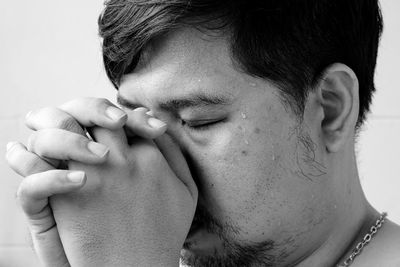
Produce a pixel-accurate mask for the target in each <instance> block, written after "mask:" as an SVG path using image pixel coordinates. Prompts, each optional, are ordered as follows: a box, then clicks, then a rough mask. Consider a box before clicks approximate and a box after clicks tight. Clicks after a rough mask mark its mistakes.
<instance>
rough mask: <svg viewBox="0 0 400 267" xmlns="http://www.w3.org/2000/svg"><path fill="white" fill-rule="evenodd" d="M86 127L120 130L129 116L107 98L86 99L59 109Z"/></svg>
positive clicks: (74, 101)
mask: <svg viewBox="0 0 400 267" xmlns="http://www.w3.org/2000/svg"><path fill="white" fill-rule="evenodd" d="M59 108H60V109H61V110H63V111H65V112H66V113H68V114H69V115H70V116H71V117H72V118H74V119H75V120H76V121H78V122H79V124H81V125H83V126H84V127H93V126H96V125H97V126H100V127H104V128H107V129H119V128H122V126H123V125H124V124H125V122H126V120H127V117H128V115H127V114H126V112H125V111H123V110H122V109H120V108H118V107H117V106H115V105H114V104H112V103H111V102H110V101H109V100H107V99H105V98H94V97H85V98H78V99H75V100H72V101H70V102H67V103H65V104H63V105H61V106H60V107H59Z"/></svg>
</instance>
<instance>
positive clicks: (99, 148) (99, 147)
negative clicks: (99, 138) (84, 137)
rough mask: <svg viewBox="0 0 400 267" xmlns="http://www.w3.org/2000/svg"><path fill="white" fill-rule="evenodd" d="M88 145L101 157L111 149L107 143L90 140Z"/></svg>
mask: <svg viewBox="0 0 400 267" xmlns="http://www.w3.org/2000/svg"><path fill="white" fill-rule="evenodd" d="M87 147H88V149H89V150H90V151H91V152H92V153H93V154H95V155H96V156H98V157H100V158H102V157H104V156H105V155H106V154H107V153H108V151H109V149H108V147H106V146H105V145H102V144H99V143H96V142H93V141H90V142H89V143H88V145H87Z"/></svg>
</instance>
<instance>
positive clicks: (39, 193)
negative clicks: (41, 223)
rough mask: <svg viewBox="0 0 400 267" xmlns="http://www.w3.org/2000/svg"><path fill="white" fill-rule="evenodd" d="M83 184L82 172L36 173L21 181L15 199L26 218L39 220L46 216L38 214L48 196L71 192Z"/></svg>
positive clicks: (84, 178)
mask: <svg viewBox="0 0 400 267" xmlns="http://www.w3.org/2000/svg"><path fill="white" fill-rule="evenodd" d="M85 182H86V175H85V173H84V172H82V171H66V170H49V171H46V172H41V173H36V174H32V175H30V176H27V177H26V178H25V179H24V180H22V182H21V184H20V186H19V188H18V191H17V198H18V201H19V203H20V205H21V207H22V209H23V210H24V212H25V214H26V215H27V216H28V218H30V219H34V220H40V218H39V217H40V216H48V214H41V213H40V212H41V211H42V210H43V209H44V208H45V207H46V206H47V204H48V198H49V197H50V196H52V195H55V194H63V193H69V192H72V191H74V190H77V189H79V188H81V187H82V186H83V185H84V184H85Z"/></svg>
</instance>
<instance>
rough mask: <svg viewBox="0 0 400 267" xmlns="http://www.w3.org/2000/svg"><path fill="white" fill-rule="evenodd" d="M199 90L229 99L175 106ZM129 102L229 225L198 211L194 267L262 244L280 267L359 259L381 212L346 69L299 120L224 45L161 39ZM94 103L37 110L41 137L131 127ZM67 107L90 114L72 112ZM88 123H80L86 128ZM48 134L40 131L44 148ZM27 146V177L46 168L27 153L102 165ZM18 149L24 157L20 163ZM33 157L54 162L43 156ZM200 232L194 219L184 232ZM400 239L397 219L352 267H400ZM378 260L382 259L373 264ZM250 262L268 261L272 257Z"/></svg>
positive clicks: (334, 72)
mask: <svg viewBox="0 0 400 267" xmlns="http://www.w3.org/2000/svg"><path fill="white" fill-rule="evenodd" d="M199 93H202V96H211V95H213V96H215V95H216V94H217V95H218V96H219V97H218V99H219V101H214V103H213V104H212V105H211V104H210V103H208V104H205V103H203V104H202V105H200V106H187V105H186V106H184V105H181V106H180V107H181V109H178V110H177V109H175V110H172V109H171V105H166V104H165V103H168V100H171V99H174V100H179V99H182V98H186V99H187V98H188V97H190V96H193V95H195V94H197V95H198V94H199ZM119 95H120V96H121V97H122V98H123V99H125V100H126V101H122V100H121V101H120V102H121V103H122V104H124V105H125V108H124V109H125V111H126V112H127V113H129V114H131V112H132V111H130V110H129V108H130V107H131V106H144V107H146V108H148V109H149V110H152V111H153V113H154V114H155V116H156V117H157V118H159V119H161V120H162V121H164V122H165V123H166V124H167V125H168V129H167V132H166V133H167V135H168V136H170V137H171V138H172V139H173V140H175V142H176V144H177V146H178V147H179V149H180V150H182V151H183V154H184V155H185V159H186V160H188V159H189V167H190V168H191V171H192V174H193V179H194V182H195V183H196V186H197V188H198V192H199V199H198V202H197V207H203V208H204V207H205V208H204V209H206V212H207V214H208V215H210V216H211V217H212V220H213V221H214V222H216V223H217V224H218V225H220V226H221V227H220V228H218V227H217V228H215V227H214V228H213V227H209V226H207V222H209V220H211V219H210V218H208V217H205V216H203V217H202V216H201V215H199V219H198V221H200V222H201V223H200V224H198V225H195V226H196V227H193V225H192V231H191V233H190V234H189V235H188V236H187V238H186V241H185V245H184V249H183V250H182V252H181V253H182V256H183V258H185V259H186V260H187V261H189V262H190V261H191V260H193V259H196V260H197V262H200V263H201V264H203V265H206V262H208V263H209V266H213V265H211V261H214V263H215V264H216V265H217V263H218V261H221V260H222V262H224V261H225V262H227V261H228V260H229V257H226V258H224V255H228V256H229V255H230V254H229V253H233V252H235V248H236V247H235V246H236V245H242V246H250V244H254V243H256V244H263V245H264V246H258V248H259V251H257V252H259V253H260V255H263V256H266V255H267V256H268V259H267V260H268V264H270V265H271V266H334V265H335V264H337V263H340V262H341V261H342V260H344V259H345V258H346V257H347V255H349V253H350V251H351V249H352V247H353V246H355V245H356V244H357V240H360V238H362V237H363V236H364V235H365V233H366V232H367V231H368V229H369V227H370V225H371V224H372V223H373V222H374V221H375V220H376V218H378V217H379V213H378V212H377V211H375V210H374V209H373V208H372V207H371V206H370V205H369V204H368V202H367V200H366V199H365V196H364V194H363V192H362V189H361V186H360V183H359V178H358V173H357V167H356V160H355V155H354V138H355V123H356V120H357V116H358V98H359V96H358V82H357V77H356V76H355V75H354V72H353V71H352V70H351V69H350V68H348V67H347V66H345V65H343V64H340V63H338V64H334V65H332V66H329V67H328V68H327V69H326V71H325V75H324V77H323V79H321V81H320V84H318V86H317V87H316V88H315V90H313V91H312V92H311V93H310V94H309V96H308V98H307V102H306V106H305V111H304V116H303V120H302V121H299V120H298V117H297V116H296V115H295V114H293V112H292V111H291V110H290V108H289V107H288V106H286V105H285V104H283V103H282V101H281V100H282V98H281V96H280V95H279V91H278V89H277V88H276V87H275V86H274V85H273V84H271V83H270V82H268V81H266V80H263V79H259V78H255V77H252V76H249V75H247V74H244V73H243V72H241V71H239V70H237V69H236V68H235V67H234V66H233V64H232V62H231V59H230V56H229V53H228V44H227V41H226V40H225V39H224V38H217V39H216V38H211V37H209V36H206V35H204V34H202V33H199V32H197V31H195V30H192V29H185V30H180V31H176V32H174V33H173V34H170V35H169V36H167V37H166V38H164V39H162V40H157V42H156V45H155V46H154V47H153V49H151V50H150V52H149V56H148V58H147V61H146V62H143V65H142V67H141V68H139V69H138V70H136V71H135V72H134V73H132V74H128V75H126V76H125V77H124V79H123V82H122V84H121V87H120V90H119ZM197 99H198V97H197ZM214 100H215V97H214ZM222 100H224V101H222ZM86 102H88V100H86ZM128 102H129V103H131V104H132V103H133V104H134V105H131V104H129V103H128ZM192 102H193V101H192ZM209 102H212V101H209ZM217 102H218V103H217ZM222 102H223V103H222ZM84 103H85V102H84V101H81V102H79V101H78V102H75V103H73V104H68V105H66V106H64V107H63V108H61V112H58V111H57V112H58V115H54V114H55V113H57V112H55V111H54V110H53V111H51V110H50V111H47V112H43V111H41V112H37V113H36V115H35V114H34V115H35V116H32V117H30V118H28V125H30V126H31V128H33V129H34V130H38V129H46V128H52V127H54V125H55V124H58V126H59V127H57V128H60V125H64V126H65V125H68V124H62V123H61V124H60V123H59V122H60V121H63V120H69V121H71V118H72V121H77V122H79V124H81V125H83V126H88V127H89V126H93V125H95V124H96V125H100V126H101V127H104V128H114V129H118V128H119V127H121V126H122V125H123V124H124V123H125V121H123V122H122V121H117V122H115V123H114V124H113V123H111V124H107V123H105V121H106V120H104V110H105V106H104V105H103V107H102V108H101V107H100V108H96V109H95V110H96V112H90V111H89V109H88V108H86V109H85V106H86V107H88V106H90V105H85V104H84ZM160 103H164V105H162V104H160ZM169 103H171V102H169ZM175 103H176V102H175ZM186 103H187V102H186ZM98 106H100V105H98ZM63 110H64V113H63ZM65 110H67V111H70V112H72V110H79V112H77V113H75V114H72V115H71V114H70V113H68V112H65ZM92 110H93V109H92ZM134 114H135V113H134ZM143 116H144V115H143V114H142V117H141V116H135V115H132V116H130V115H128V118H129V119H128V122H127V126H129V128H130V129H131V130H132V133H135V134H137V135H140V136H143V135H144V137H145V136H146V135H147V137H148V138H157V137H159V136H161V135H162V134H163V131H162V130H161V131H160V130H154V131H153V132H152V131H151V130H149V129H148V128H146V127H147V126H144V125H145V124H144V123H143V119H142V118H143ZM100 118H103V119H100ZM132 118H133V119H132ZM129 120H130V121H129ZM77 122H76V123H75V124H74V123H72V124H69V125H75V126H73V127H72V128H74V127H75V128H77V127H76V126H77V125H78V126H79V124H78V123H77ZM93 122H95V123H93ZM204 125H206V126H204ZM61 128H62V127H61ZM70 128H71V126H70ZM70 128H68V127H66V130H68V131H71V129H70ZM78 129H79V127H78ZM146 129H147V130H146ZM164 130H165V129H164ZM76 131H78V132H79V130H76ZM76 131H75V132H76ZM64 134H67V133H64ZM40 136H41V133H37V134H36V135H35V136H34V137H33V139H32V140H33V143H35V140H36V139H38V138H40ZM64 137H65V136H64ZM35 138H36V139H35ZM60 140H61V137H58V139H57V138H56V139H54V140H53V141H59V142H60ZM35 144H38V142H36V143H35ZM16 148H17V149H16ZM28 150H30V151H26V150H24V149H23V147H21V146H20V147H19V150H18V145H17V147H16V146H14V149H12V150H11V152H9V153H8V158H9V163H10V165H11V166H12V167H13V168H14V169H16V170H17V171H18V172H19V173H20V174H22V175H23V176H27V175H31V174H32V173H36V172H40V171H43V170H42V169H40V170H30V171H29V172H27V171H26V170H23V169H24V167H23V166H22V165H23V164H22V160H21V158H22V155H26V153H33V154H37V155H39V156H42V157H50V158H53V160H69V159H73V160H75V161H80V162H83V163H84V164H86V165H85V166H86V167H85V168H87V167H88V166H90V164H92V165H93V164H94V162H93V159H92V158H90V157H85V156H84V155H86V154H85V153H83V149H82V148H81V147H79V146H72V145H71V146H69V148H68V146H67V147H66V150H63V151H64V153H66V152H65V151H67V152H68V153H67V155H66V154H64V155H62V152H61V150H57V148H56V147H55V146H52V145H51V144H50V142H47V143H46V142H39V145H36V146H32V147H28ZM18 151H19V152H18ZM17 152H18V153H19V154H18V156H13V153H17ZM34 160H35V161H39V162H42V163H41V164H44V163H43V161H40V158H39V157H36V158H35V159H34ZM90 160H92V161H91V162H90ZM101 162H102V160H98V163H101ZM88 164H89V165H88ZM21 166H22V167H21ZM37 166H40V164H38V165H37ZM18 168H19V169H18ZM39 175H40V174H39ZM54 179H56V176H55V178H54ZM30 190H33V189H32V188H31V189H30ZM71 190H72V189H71ZM28 191H29V190H28ZM146 197H151V196H146ZM154 219H157V218H156V217H155V218H154ZM207 220H208V221H207ZM195 221H196V216H195ZM60 223H61V224H62V222H60ZM136 227H139V228H140V227H144V225H142V226H140V225H139V226H136ZM189 227H190V222H189V225H186V226H182V229H188V228H189ZM186 234H187V233H185V235H186ZM86 235H90V232H87V233H86ZM155 236H157V235H155ZM54 240H55V239H54ZM399 241H400V230H399V227H398V226H396V225H395V224H393V223H391V222H390V221H388V222H387V223H386V224H385V225H384V227H383V228H382V229H381V230H380V231H379V233H378V234H377V236H376V237H375V238H374V239H373V241H372V242H371V244H370V245H368V246H367V247H366V248H365V250H364V252H363V253H362V254H361V255H360V256H359V257H357V259H356V261H355V262H354V265H353V266H397V264H399V258H398V256H397V254H396V253H394V252H395V251H396V250H398V249H399V244H400V242H399ZM71 244H72V243H71ZM388 245H389V246H388ZM127 246H129V245H127ZM67 247H68V246H67ZM382 248H389V249H388V250H383V249H382ZM99 250H100V251H101V248H100V249H99ZM215 251H216V252H217V257H215V255H214V252H215ZM66 253H67V254H68V248H66ZM174 253H176V251H174V252H173V253H172V252H171V255H175V254H174ZM260 255H259V256H260ZM139 256H140V255H139ZM230 256H232V255H230ZM396 257H397V258H396ZM167 258H168V257H167ZM172 258H173V257H172ZM231 258H232V257H231ZM253 258H257V257H253ZM209 260H210V261H209ZM267 260H266V261H265V262H264V263H265V264H264V265H265V266H267ZM172 261H173V260H172ZM371 263H378V264H375V265H368V264H371ZM201 264H199V265H201ZM232 264H233V263H232ZM250 264H252V266H259V265H262V264H261V260H260V261H258V262H256V261H255V262H252V263H249V265H250Z"/></svg>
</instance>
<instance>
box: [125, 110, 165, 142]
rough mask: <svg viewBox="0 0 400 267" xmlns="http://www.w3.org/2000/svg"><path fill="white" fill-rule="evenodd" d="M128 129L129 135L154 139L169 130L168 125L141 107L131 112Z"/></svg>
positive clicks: (127, 124) (127, 123)
mask: <svg viewBox="0 0 400 267" xmlns="http://www.w3.org/2000/svg"><path fill="white" fill-rule="evenodd" d="M126 128H127V130H128V134H133V135H138V136H140V137H143V138H146V139H154V138H156V137H158V136H160V135H162V134H163V133H164V132H165V131H166V130H167V124H166V123H165V122H163V121H161V120H159V119H157V118H155V117H154V116H153V114H152V112H151V111H150V112H149V110H148V109H146V108H143V107H141V108H137V109H134V110H133V111H130V112H129V114H128V120H127V122H126Z"/></svg>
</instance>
